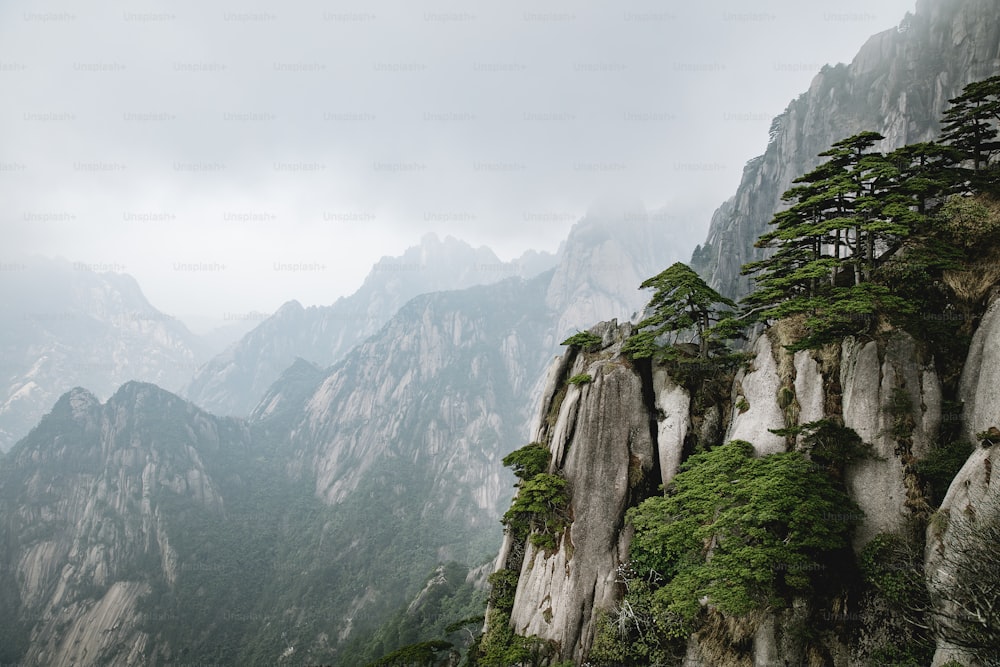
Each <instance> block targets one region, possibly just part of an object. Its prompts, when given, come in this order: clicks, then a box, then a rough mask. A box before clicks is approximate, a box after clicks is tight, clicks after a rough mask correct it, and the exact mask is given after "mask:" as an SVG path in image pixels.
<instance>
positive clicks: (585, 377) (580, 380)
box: [567, 373, 594, 384]
mask: <svg viewBox="0 0 1000 667" xmlns="http://www.w3.org/2000/svg"><path fill="white" fill-rule="evenodd" d="M593 379H594V378H593V377H591V376H590V375H589V374H587V373H580V374H579V375H574V376H573V377H571V378H570V379H569V380H567V382H569V383H570V384H587V383H588V382H590V381H592V380H593Z"/></svg>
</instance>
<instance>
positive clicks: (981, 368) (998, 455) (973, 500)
mask: <svg viewBox="0 0 1000 667" xmlns="http://www.w3.org/2000/svg"><path fill="white" fill-rule="evenodd" d="M959 398H960V400H962V402H963V406H964V409H963V423H962V426H963V432H964V435H965V437H966V438H967V439H968V440H969V441H971V442H977V440H978V439H977V438H976V434H977V433H981V432H983V431H986V430H988V429H989V428H991V427H995V426H997V425H1000V298H994V299H993V302H992V304H991V305H990V307H989V309H988V310H987V311H986V314H985V315H984V316H983V318H982V320H980V323H979V328H978V329H977V330H976V333H975V334H974V335H973V338H972V344H971V346H970V348H969V355H968V358H967V360H966V363H965V367H964V369H963V373H962V379H961V383H960V386H959ZM994 469H996V470H997V474H1000V447H998V446H997V445H992V446H987V447H977V448H976V450H975V451H974V452H973V453H972V454H971V455H970V456H969V458H968V460H967V461H966V462H965V465H964V466H962V469H961V470H959V472H958V474H957V475H956V476H955V479H954V480H952V483H951V485H950V486H949V487H948V493H947V494H946V495H945V498H944V500H943V501H942V503H941V507H940V508H939V510H938V513H937V515H936V516H935V518H934V520H933V521H932V522H931V524H930V525H929V526H928V528H927V545H926V551H925V556H926V563H925V568H924V571H925V575H926V578H927V583H928V587H929V588H930V589H931V590H938V591H940V592H941V596H940V597H937V596H936V597H935V599H934V603H935V605H936V607H937V608H938V609H939V610H941V611H943V612H945V613H953V612H954V605H953V604H951V603H949V602H948V601H947V599H942V598H948V597H950V596H954V595H960V592H959V591H960V589H958V590H957V589H956V586H960V584H957V583H956V580H960V579H961V578H962V577H963V576H964V577H968V576H969V572H970V571H973V572H976V571H979V570H980V569H981V568H982V566H981V565H980V564H978V563H975V562H970V559H973V558H975V553H974V552H975V550H976V548H977V547H976V546H975V545H973V546H971V547H970V545H969V543H968V542H969V537H968V536H969V535H970V533H971V534H973V535H974V534H975V533H976V532H977V531H979V530H981V529H982V527H983V526H989V525H991V524H992V525H996V524H997V522H998V521H1000V480H998V479H996V478H995V475H994V472H993V471H994ZM979 546H982V545H979ZM987 548H988V549H995V548H996V545H987ZM949 660H956V661H958V662H959V663H961V664H967V665H978V664H979V663H978V662H976V661H975V659H974V658H973V656H972V655H971V654H970V653H969V652H968V651H966V650H963V649H962V648H960V647H958V646H955V645H954V644H952V643H950V642H948V641H946V640H944V639H940V638H939V639H938V644H937V650H936V652H935V654H934V662H933V665H934V667H940V666H941V665H944V664H945V663H946V662H948V661H949Z"/></svg>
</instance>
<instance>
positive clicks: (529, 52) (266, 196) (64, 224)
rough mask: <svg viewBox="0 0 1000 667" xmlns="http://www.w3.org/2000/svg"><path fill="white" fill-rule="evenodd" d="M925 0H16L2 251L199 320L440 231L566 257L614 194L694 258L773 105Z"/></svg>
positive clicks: (2, 28) (335, 288)
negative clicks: (112, 274) (107, 281)
mask: <svg viewBox="0 0 1000 667" xmlns="http://www.w3.org/2000/svg"><path fill="white" fill-rule="evenodd" d="M912 8H913V0H881V1H880V2H878V3H871V2H864V1H862V0H840V1H838V2H836V3H832V2H831V3H823V2H817V1H814V0H810V1H808V2H803V1H802V0H798V1H795V0H773V1H766V0H762V1H757V2H746V1H745V0H744V1H737V0H707V1H703V2H697V3H694V2H692V3H689V4H684V3H680V2H675V1H673V0H658V1H657V0H650V1H646V0H624V1H623V2H606V3H596V2H588V1H585V0H578V1H569V0H565V1H563V0H542V1H540V2H539V1H535V2H502V3H501V2H484V1H474V2H465V3H458V2H454V3H418V2H390V1H377V0H376V1H372V2H356V3H346V2H330V3H321V2H305V1H297V2H287V3H280V4H279V3H270V4H265V3H239V4H237V3H233V4H229V3H221V4H211V3H201V2H186V1H181V2H142V1H140V2H99V3H85V4H84V5H78V4H76V3H69V4H59V3H47V2H34V1H26V0H6V1H5V2H4V3H3V4H2V5H0V89H2V90H3V104H2V106H0V197H2V201H3V207H2V210H0V224H2V234H3V237H2V245H0V262H4V261H10V260H11V259H14V258H16V257H17V256H18V255H20V254H25V253H39V254H43V255H46V256H56V255H61V256H63V257H66V258H67V259H69V260H71V261H78V262H83V263H85V264H86V265H89V266H93V267H94V268H103V269H110V270H119V271H124V272H127V273H131V274H132V275H134V276H136V277H137V278H138V280H139V282H140V284H141V285H142V287H143V289H144V291H145V292H146V295H147V297H149V299H150V300H151V301H152V303H153V304H154V305H155V306H157V307H158V308H160V309H161V310H163V311H165V312H167V313H171V314H174V315H177V316H180V317H182V318H183V319H186V320H188V321H189V322H191V323H193V324H195V325H198V324H203V323H205V322H207V321H212V320H214V321H218V320H222V319H223V318H224V316H226V314H233V313H244V312H246V311H249V310H261V311H267V312H270V311H272V310H274V309H275V308H276V307H277V306H278V305H280V304H281V303H282V302H284V301H286V300H288V299H292V298H296V299H299V300H300V301H301V302H303V303H304V304H306V305H308V304H316V303H318V304H328V303H332V302H333V301H334V300H335V299H336V298H337V297H338V296H340V295H343V294H347V293H350V292H352V291H353V290H354V289H356V288H357V287H358V286H359V285H360V283H361V281H362V279H363V278H364V276H365V274H366V273H367V271H368V269H369V267H370V266H371V264H372V263H374V262H375V261H377V260H378V259H379V257H381V256H383V255H397V254H399V253H401V252H402V251H403V250H404V249H405V248H406V247H408V246H410V245H414V244H416V243H418V242H419V239H420V237H421V236H422V235H423V234H425V233H426V232H430V231H433V232H436V233H438V234H439V235H442V236H443V235H446V234H450V235H453V236H457V237H459V238H462V239H465V240H467V241H469V242H470V243H472V244H473V245H488V246H490V247H492V248H493V249H494V250H495V251H496V252H497V253H498V254H499V255H500V256H501V258H503V259H511V258H513V257H516V256H517V255H519V254H521V252H523V251H524V250H526V249H529V248H536V249H545V250H555V249H556V247H557V245H558V243H559V241H560V240H561V239H562V238H563V237H564V236H565V235H566V233H567V232H568V230H569V228H570V226H571V225H572V223H573V222H574V221H575V220H576V219H578V218H579V217H580V216H581V215H582V214H583V213H584V212H585V211H586V210H587V208H588V206H589V205H590V204H592V203H593V202H595V201H598V200H604V199H607V198H610V199H613V200H616V201H617V200H624V201H632V200H639V201H642V202H644V203H645V205H646V206H647V207H649V208H650V209H660V208H662V207H666V215H665V216H664V215H661V216H660V219H664V220H666V221H667V223H666V224H674V225H677V226H678V229H681V230H683V232H684V234H685V235H686V238H688V239H689V243H690V246H691V247H692V248H693V246H694V244H695V243H697V242H698V241H701V240H702V239H703V237H704V234H705V231H706V230H707V226H708V220H709V217H710V216H711V213H712V211H713V210H714V209H715V207H716V206H717V205H718V204H719V203H721V202H722V201H723V200H724V199H726V198H727V197H729V196H730V195H731V194H732V193H733V192H734V190H735V188H736V185H737V184H738V182H739V177H740V173H741V170H742V166H743V164H744V163H745V162H746V161H747V160H748V159H750V158H752V157H753V156H755V155H758V154H760V153H761V152H763V150H764V148H765V146H766V143H767V131H768V127H769V125H770V120H771V118H772V117H773V116H775V115H776V114H778V113H780V112H781V111H782V110H783V109H784V108H785V106H786V105H787V103H788V102H789V101H790V100H791V99H793V98H794V97H796V96H797V95H798V94H799V93H801V92H803V91H804V90H806V88H807V87H808V85H809V82H810V80H811V79H812V77H813V75H814V74H815V73H816V72H817V71H818V70H819V68H820V67H821V66H822V65H823V64H824V63H828V62H829V63H836V62H840V61H843V62H849V61H850V60H851V58H852V57H853V56H854V54H855V53H856V52H857V50H858V48H859V47H860V46H861V45H862V44H863V43H864V41H865V40H866V38H867V37H868V36H870V35H872V34H874V33H876V32H880V31H882V30H885V29H889V28H892V27H893V26H895V25H896V24H897V23H898V22H899V21H900V20H901V19H902V18H903V15H904V14H905V13H906V11H908V10H912ZM295 264H299V265H303V266H304V267H305V268H306V270H302V271H290V270H283V269H281V267H283V266H287V265H295ZM0 280H16V275H15V274H14V272H6V273H5V274H4V275H0Z"/></svg>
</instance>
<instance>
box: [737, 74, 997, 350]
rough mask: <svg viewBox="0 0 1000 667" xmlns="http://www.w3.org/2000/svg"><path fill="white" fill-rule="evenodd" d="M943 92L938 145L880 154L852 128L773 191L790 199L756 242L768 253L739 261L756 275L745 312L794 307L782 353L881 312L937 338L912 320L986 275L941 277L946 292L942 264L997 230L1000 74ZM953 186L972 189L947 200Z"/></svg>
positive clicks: (862, 330)
mask: <svg viewBox="0 0 1000 667" xmlns="http://www.w3.org/2000/svg"><path fill="white" fill-rule="evenodd" d="M951 102H952V107H951V108H950V109H949V110H948V111H946V113H945V115H944V118H943V120H942V125H943V134H942V141H941V143H932V142H924V143H917V144H910V145H907V146H903V147H902V148H899V149H897V150H895V151H892V152H891V153H889V154H887V155H883V154H882V153H879V152H877V151H873V150H872V149H873V147H874V146H875V144H876V143H877V142H878V141H880V140H881V139H882V138H883V137H882V136H881V135H879V134H877V133H875V132H861V133H858V134H855V135H853V136H851V137H847V138H845V139H843V140H841V141H838V142H836V143H834V144H833V145H832V146H831V148H830V149H829V150H827V151H824V152H822V153H820V156H821V157H825V158H827V160H826V161H825V162H823V163H822V164H820V165H819V166H818V167H816V168H815V169H814V170H812V171H811V172H809V173H807V174H804V175H803V176H800V177H799V178H797V179H795V181H794V182H795V186H794V187H792V188H791V189H789V190H788V191H787V192H785V193H784V195H783V199H784V200H785V201H788V202H790V206H789V207H788V208H787V209H785V210H782V211H780V212H779V213H777V214H776V215H775V216H774V219H773V220H772V221H771V223H772V224H773V225H774V226H775V228H774V229H773V230H771V231H768V232H767V233H765V234H764V235H762V236H761V237H760V238H759V239H758V241H757V244H756V245H757V246H758V247H760V248H771V249H773V252H772V253H770V254H769V255H768V256H767V257H766V258H765V259H761V260H758V261H755V262H751V263H749V264H747V265H745V266H744V267H743V273H744V274H747V275H753V276H754V281H755V288H754V291H753V293H751V294H750V295H749V296H748V297H747V298H746V299H744V301H743V309H744V317H747V318H751V319H752V320H756V321H772V320H776V319H781V318H785V317H791V316H796V315H798V316H803V317H804V318H805V319H804V330H805V333H804V334H803V335H802V336H801V337H800V339H799V340H797V341H795V342H794V343H793V344H792V345H791V346H790V349H792V350H793V351H794V350H800V349H807V348H816V347H820V346H822V345H825V344H827V343H830V342H835V341H838V340H840V339H842V338H843V337H844V336H847V335H871V334H874V333H875V332H876V331H877V330H878V325H879V323H880V322H881V321H882V320H883V319H885V320H888V321H890V322H891V323H893V324H895V325H897V326H901V327H906V328H908V330H910V331H912V332H913V333H915V334H916V335H918V336H919V337H921V338H923V339H925V340H929V339H935V340H938V339H940V340H942V341H946V340H947V338H948V336H947V332H942V331H938V330H939V329H941V328H942V327H940V326H934V327H930V329H931V330H930V331H925V330H924V329H925V328H926V327H924V326H921V323H922V322H921V319H923V324H924V325H926V323H927V319H928V317H929V316H935V315H941V316H947V315H949V314H954V306H955V304H954V303H952V301H954V300H955V297H956V296H957V298H958V300H959V301H961V300H962V298H966V300H968V298H967V295H963V294H962V293H961V292H968V293H969V294H972V295H976V298H975V299H972V300H973V301H976V300H978V298H979V296H978V295H981V294H982V293H983V292H982V290H983V285H986V286H987V287H988V286H989V285H990V284H992V283H993V282H995V279H994V276H993V274H989V275H987V276H986V278H985V279H983V278H982V277H981V276H978V275H974V276H971V277H970V279H968V280H965V281H964V283H965V284H964V286H963V285H962V284H959V285H958V287H957V288H956V287H955V285H954V284H952V283H949V286H950V287H952V289H953V292H955V294H948V293H947V291H946V290H945V289H944V288H943V285H944V284H945V282H947V281H942V272H943V271H946V270H951V269H954V268H955V267H956V266H959V265H960V262H961V261H962V260H963V259H964V260H965V261H966V262H967V263H968V261H969V260H973V259H975V258H972V257H969V255H968V250H969V249H970V248H972V247H974V244H976V243H977V241H978V242H983V241H989V242H990V244H992V243H993V241H994V239H995V238H996V231H997V229H1000V214H997V211H998V210H1000V206H997V205H996V204H995V202H993V200H992V199H991V197H990V196H991V195H996V194H997V193H998V192H1000V170H998V169H996V164H995V162H996V160H995V158H996V157H997V155H1000V141H997V135H998V128H997V121H998V119H1000V114H998V109H1000V77H992V78H990V79H987V80H985V81H981V82H977V83H973V84H970V85H969V86H967V87H966V89H965V90H964V91H963V94H962V95H961V96H959V97H957V98H955V99H954V100H951ZM955 192H959V193H963V194H975V195H980V196H979V197H975V198H972V199H968V198H965V197H957V198H956V197H951V198H950V199H949V197H948V195H949V194H950V193H955ZM942 202H947V204H945V205H944V206H943V212H942ZM963 254H964V255H965V257H964V258H963ZM993 263H994V264H995V262H993ZM987 264H988V265H989V262H987ZM986 268H990V267H989V266H987V267H986ZM981 273H982V271H979V272H977V274H981ZM997 275H1000V272H998V273H997ZM977 278H978V280H977ZM958 282H962V281H958Z"/></svg>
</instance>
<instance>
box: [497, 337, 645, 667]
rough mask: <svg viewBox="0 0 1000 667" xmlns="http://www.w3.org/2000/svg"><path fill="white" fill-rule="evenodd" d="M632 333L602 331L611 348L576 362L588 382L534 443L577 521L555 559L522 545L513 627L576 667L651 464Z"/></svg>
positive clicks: (621, 555)
mask: <svg viewBox="0 0 1000 667" xmlns="http://www.w3.org/2000/svg"><path fill="white" fill-rule="evenodd" d="M629 331H630V327H629V326H628V325H624V326H623V327H622V328H621V329H618V328H617V327H614V325H613V324H611V325H608V326H606V327H605V328H604V331H603V333H604V334H605V336H606V337H607V335H608V334H613V335H614V336H615V342H614V343H613V345H612V346H611V348H609V349H607V350H604V351H602V352H601V353H599V354H597V355H589V354H586V353H578V354H576V355H574V359H573V363H572V365H571V366H569V368H568V370H569V373H570V374H571V375H576V374H579V373H587V374H589V375H591V376H592V378H593V379H592V380H591V381H590V382H589V383H586V384H582V385H573V384H569V385H563V386H562V388H561V389H560V390H558V391H565V397H564V398H563V399H562V401H561V403H559V404H558V407H557V408H556V406H554V405H553V404H552V403H549V404H548V407H549V410H550V412H549V415H552V414H553V412H554V413H555V419H554V420H552V419H551V418H543V419H542V420H541V421H540V428H539V429H538V430H537V431H536V432H535V434H534V437H533V440H535V441H538V442H546V443H547V444H548V445H549V447H550V449H551V451H552V462H551V470H552V471H555V472H559V473H560V474H562V475H563V476H564V477H565V478H566V479H567V480H568V481H569V484H570V488H571V498H572V499H571V514H572V517H573V522H572V524H570V526H569V527H568V528H567V529H566V531H565V532H564V533H563V536H562V540H561V542H560V544H559V546H558V548H557V549H556V550H555V552H553V553H546V552H545V551H544V550H541V549H538V548H536V547H535V546H533V545H531V544H530V543H529V544H528V547H527V550H526V552H525V557H524V561H523V565H522V568H521V573H520V577H519V580H518V586H517V593H516V604H515V606H514V610H513V613H512V615H511V624H512V626H513V627H514V629H515V631H516V632H517V633H518V634H521V635H524V636H528V635H537V636H539V637H541V638H542V639H551V640H554V641H556V642H558V644H559V645H560V647H561V655H562V657H563V659H573V660H574V661H575V662H577V664H580V662H581V661H582V660H583V659H584V657H585V656H586V651H587V650H588V649H589V646H590V644H591V641H592V639H593V637H592V635H593V629H594V621H595V615H596V613H597V611H598V610H599V609H607V608H609V607H610V606H612V605H613V604H614V602H615V600H616V599H617V597H618V591H617V585H616V569H617V566H618V564H619V563H620V562H622V561H623V560H625V559H626V556H627V550H628V543H629V535H628V533H627V532H626V531H624V530H623V518H624V513H625V510H626V509H627V508H628V506H629V504H630V502H631V501H632V500H633V496H634V494H635V488H636V487H637V486H639V485H641V484H644V483H645V482H646V479H647V477H649V476H650V474H651V473H652V471H653V469H654V467H655V466H656V463H657V458H656V451H655V446H654V436H653V430H652V428H651V422H650V413H649V411H648V409H647V404H646V399H645V398H644V395H643V391H644V389H643V381H642V378H641V377H640V376H639V374H638V373H637V372H636V371H635V369H634V367H633V366H632V365H631V363H629V362H628V361H626V360H625V359H623V358H622V357H621V356H619V355H618V348H619V347H620V344H621V342H622V340H624V337H625V336H627V334H628V332H629ZM595 357H596V358H595ZM557 367H558V366H557ZM562 367H563V368H565V365H562ZM563 380H565V376H563ZM556 410H557V411H556ZM577 526H578V527H579V529H574V527H577Z"/></svg>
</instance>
